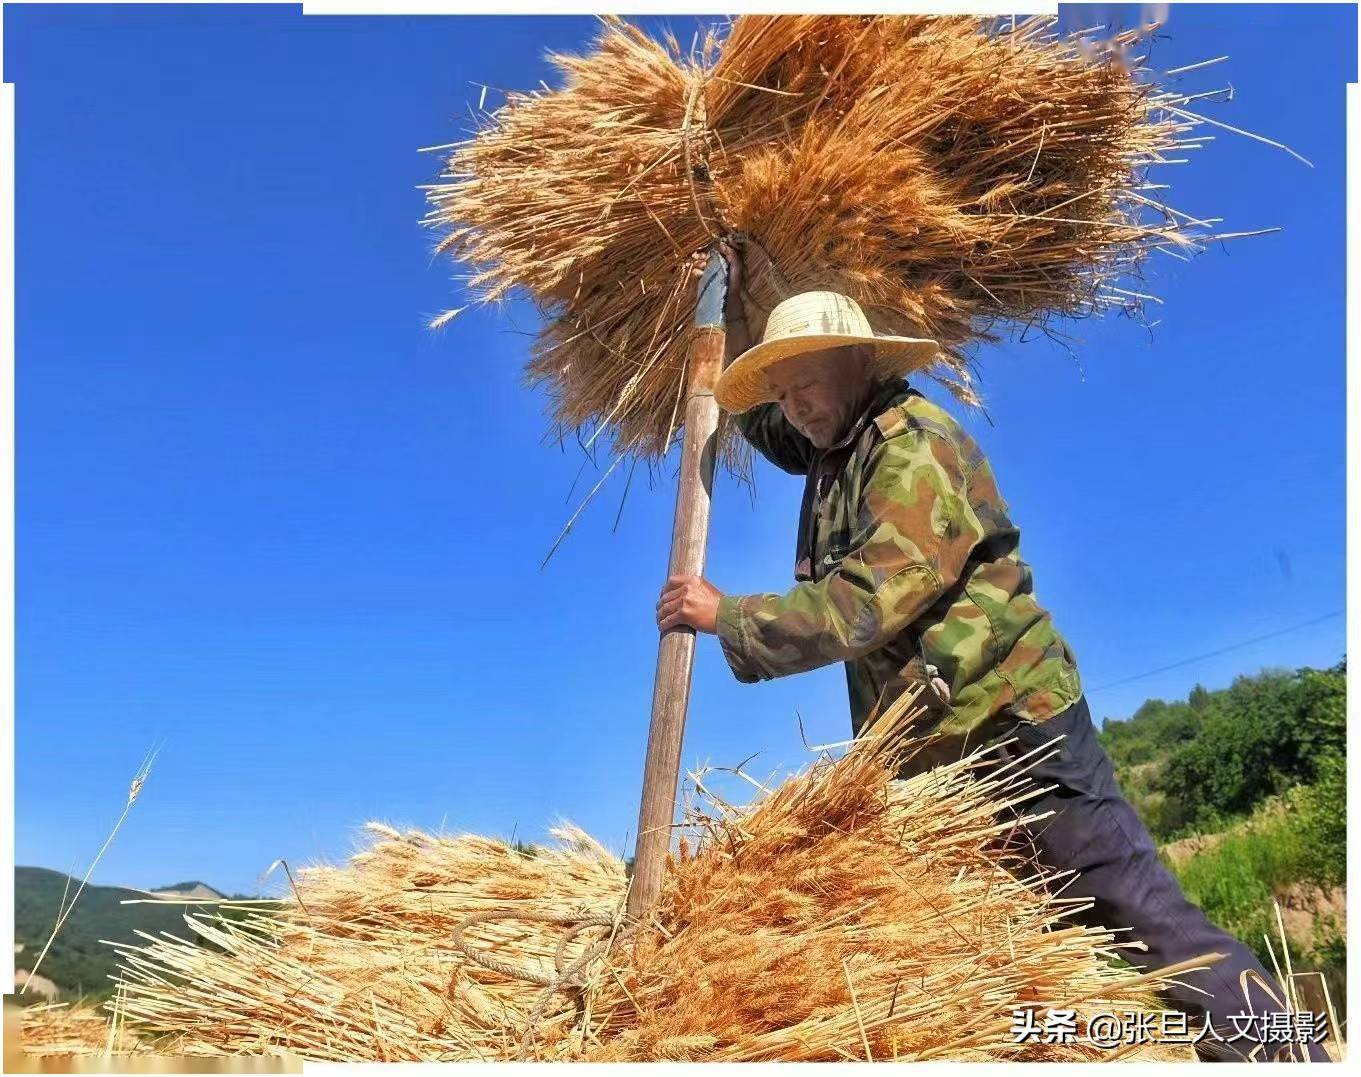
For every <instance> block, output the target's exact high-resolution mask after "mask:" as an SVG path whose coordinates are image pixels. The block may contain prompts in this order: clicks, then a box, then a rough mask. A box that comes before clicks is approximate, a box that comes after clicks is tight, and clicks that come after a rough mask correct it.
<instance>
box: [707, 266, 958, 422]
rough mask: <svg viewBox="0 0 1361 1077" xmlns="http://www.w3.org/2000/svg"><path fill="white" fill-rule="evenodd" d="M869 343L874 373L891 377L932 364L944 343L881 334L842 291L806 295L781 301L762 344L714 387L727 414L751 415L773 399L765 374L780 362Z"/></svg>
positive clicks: (739, 359)
mask: <svg viewBox="0 0 1361 1077" xmlns="http://www.w3.org/2000/svg"><path fill="white" fill-rule="evenodd" d="M848 344H868V345H869V346H870V347H871V348H873V349H874V360H873V371H874V373H875V375H876V376H877V377H880V378H893V377H898V376H900V375H902V374H906V373H907V372H908V371H909V370H916V369H919V368H920V367H924V366H926V365H928V364H929V363H930V362H931V361H932V360H934V359H935V358H936V357H937V354H938V352H939V350H940V345H939V344H937V343H936V342H935V341H934V340H924V339H920V338H917V337H892V336H877V335H876V334H875V332H874V330H873V329H871V328H870V323H869V319H868V318H866V317H865V312H864V311H863V310H861V309H860V304H859V303H857V302H856V301H855V300H854V299H852V298H850V296H845V295H841V294H840V293H839V292H802V293H800V294H799V295H795V296H790V297H789V298H788V299H786V300H784V301H783V302H781V303H779V304H778V305H777V306H776V307H775V309H774V310H772V311H771V312H770V317H769V318H767V319H766V327H765V331H764V332H763V333H762V334H761V342H760V343H759V344H756V345H754V346H753V347H751V348H748V349H747V350H746V351H744V352H743V353H742V354H741V355H739V356H738V357H737V358H736V359H734V360H733V361H732V364H731V365H730V366H729V367H728V368H727V369H726V370H724V371H723V373H722V374H721V375H720V376H719V379H718V383H717V384H716V385H715V386H714V398H715V399H716V400H717V401H718V404H719V407H721V408H723V409H725V410H727V411H735V412H741V411H747V410H748V409H750V408H754V407H755V406H756V405H757V404H764V403H766V402H768V401H773V400H774V399H775V394H774V393H773V392H772V391H771V389H770V386H769V384H768V383H767V381H766V371H767V370H769V369H770V368H771V367H772V366H774V365H775V364H776V363H778V362H780V361H781V360H784V359H788V358H790V357H791V356H795V355H802V354H803V353H804V352H811V351H817V350H818V349H820V348H839V347H842V346H844V345H848Z"/></svg>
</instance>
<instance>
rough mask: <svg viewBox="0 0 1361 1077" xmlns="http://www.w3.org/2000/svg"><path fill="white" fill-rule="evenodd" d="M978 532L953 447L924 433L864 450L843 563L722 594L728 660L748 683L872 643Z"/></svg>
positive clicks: (954, 572) (891, 629)
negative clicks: (820, 573) (782, 588)
mask: <svg viewBox="0 0 1361 1077" xmlns="http://www.w3.org/2000/svg"><path fill="white" fill-rule="evenodd" d="M983 534H984V531H983V526H982V524H981V523H980V521H979V520H978V518H977V516H976V515H975V514H974V511H973V509H972V508H971V507H970V504H969V498H968V491H967V477H966V475H965V474H964V468H963V464H962V462H961V460H960V458H959V454H958V452H957V451H956V449H955V447H954V445H953V444H952V443H951V442H949V441H947V440H946V439H944V438H941V437H938V436H936V435H934V434H930V433H924V432H922V431H908V432H904V433H902V434H899V435H897V436H895V437H892V438H889V439H887V440H885V441H883V442H881V443H880V444H879V445H878V446H877V447H876V449H875V450H874V453H873V454H872V455H871V457H870V460H869V463H868V466H867V468H866V477H865V484H864V488H863V494H862V496H861V500H860V505H859V508H858V518H857V525H856V531H855V535H854V536H853V538H852V541H851V548H850V550H849V551H848V552H847V553H846V555H845V556H844V557H843V558H842V560H841V563H840V565H838V566H837V567H836V568H834V569H833V570H832V571H831V572H829V573H828V574H827V575H826V576H825V577H823V578H822V579H820V580H817V581H810V582H805V583H800V584H797V585H795V587H794V588H793V589H792V590H790V591H788V592H786V593H785V594H782V595H781V594H754V595H724V596H723V598H722V599H720V601H719V604H718V623H717V626H716V627H717V634H718V638H719V642H720V644H721V646H722V649H723V654H724V657H725V658H726V659H727V661H728V664H729V666H730V667H731V668H732V671H733V673H734V674H735V675H736V677H737V679H738V680H739V681H744V682H752V681H758V680H768V679H770V678H772V677H783V676H786V675H788V674H791V673H802V672H804V671H806V670H810V669H816V668H817V667H818V666H824V665H828V664H830V663H832V662H844V661H847V660H850V659H853V658H857V657H859V656H860V655H863V654H867V653H869V652H870V651H873V650H877V649H878V648H879V647H882V646H883V645H884V644H886V643H887V642H889V640H891V639H892V638H893V637H894V636H896V635H897V634H898V633H899V632H901V631H902V630H903V629H905V628H906V627H907V626H908V625H910V624H912V622H913V621H915V620H917V618H918V617H920V616H921V615H922V614H923V613H924V612H926V610H927V609H929V608H930V607H931V605H932V604H933V603H934V602H935V601H936V600H937V599H938V598H939V597H940V596H941V595H942V594H943V593H944V592H945V591H946V590H948V589H949V588H950V587H951V586H952V585H953V584H954V583H955V582H956V581H957V580H958V579H959V577H960V574H961V573H962V572H963V570H964V566H965V564H966V563H967V562H968V559H969V555H970V553H971V551H972V550H973V548H974V546H975V545H976V544H977V543H978V542H979V541H980V540H981V538H982V537H983Z"/></svg>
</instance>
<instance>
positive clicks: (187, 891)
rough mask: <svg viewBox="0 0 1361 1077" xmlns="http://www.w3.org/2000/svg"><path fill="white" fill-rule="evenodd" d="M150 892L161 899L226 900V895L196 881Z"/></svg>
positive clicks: (163, 887) (162, 887)
mask: <svg viewBox="0 0 1361 1077" xmlns="http://www.w3.org/2000/svg"><path fill="white" fill-rule="evenodd" d="M151 892H152V893H153V894H160V895H161V896H162V897H177V898H208V899H209V900H217V901H225V900H226V899H227V895H226V894H224V893H223V892H222V891H221V890H214V889H213V888H212V887H211V886H209V885H208V884H207V883H201V882H199V881H198V880H197V879H194V880H191V881H190V882H187V883H176V884H175V885H174V886H158V887H156V889H154V890H153V891H151Z"/></svg>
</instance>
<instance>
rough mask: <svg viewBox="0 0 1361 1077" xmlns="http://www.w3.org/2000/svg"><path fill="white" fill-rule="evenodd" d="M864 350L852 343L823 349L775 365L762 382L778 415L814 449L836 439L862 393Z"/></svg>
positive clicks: (864, 365) (847, 423) (832, 443)
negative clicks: (778, 407) (773, 399)
mask: <svg viewBox="0 0 1361 1077" xmlns="http://www.w3.org/2000/svg"><path fill="white" fill-rule="evenodd" d="M868 358H869V356H868V354H867V352H866V350H865V349H863V348H860V347H858V346H851V347H842V348H823V349H821V350H819V351H815V352H804V353H803V354H802V355H796V356H793V357H791V358H789V359H785V360H784V361H782V362H779V363H776V364H775V365H774V366H773V367H771V368H770V369H769V370H767V371H766V381H767V382H768V383H769V385H770V388H771V392H772V393H774V395H775V400H776V402H777V403H778V404H779V405H780V410H781V411H783V412H784V417H785V418H786V419H788V420H789V422H790V423H791V424H792V425H793V426H794V429H796V430H797V431H798V432H799V433H800V434H802V435H803V436H804V437H806V438H807V439H808V440H809V441H811V442H812V443H813V444H814V445H815V446H816V447H817V448H819V449H825V448H827V447H828V446H830V445H835V444H836V443H837V441H839V440H840V439H841V437H842V435H843V434H844V433H845V431H846V429H847V428H848V427H849V426H850V424H851V421H852V420H853V419H854V418H855V415H854V412H855V408H856V407H857V406H858V404H859V403H860V400H861V397H862V396H863V395H864V389H865V383H866V380H867V378H866V375H867V370H868Z"/></svg>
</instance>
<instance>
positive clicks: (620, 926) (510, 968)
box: [452, 908, 639, 1061]
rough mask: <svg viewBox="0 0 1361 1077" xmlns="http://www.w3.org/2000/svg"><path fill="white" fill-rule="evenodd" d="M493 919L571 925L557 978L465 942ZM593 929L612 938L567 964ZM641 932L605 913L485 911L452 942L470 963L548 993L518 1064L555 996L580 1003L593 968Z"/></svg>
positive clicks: (461, 926) (458, 928) (524, 1037)
mask: <svg viewBox="0 0 1361 1077" xmlns="http://www.w3.org/2000/svg"><path fill="white" fill-rule="evenodd" d="M495 920H520V921H526V922H534V923H550V924H570V925H571V926H570V927H569V928H568V930H567V931H566V932H565V933H564V934H563V936H562V938H561V939H560V940H559V941H558V948H557V950H556V952H555V953H554V954H553V969H554V971H553V973H552V974H551V975H550V974H548V973H545V972H541V971H539V970H538V969H534V968H526V967H525V966H523V965H516V964H513V963H511V962H509V961H503V960H501V959H500V958H499V957H493V956H492V955H491V954H489V953H487V952H486V951H485V950H482V949H478V948H476V947H474V946H472V945H470V944H469V943H468V942H467V940H465V939H464V937H463V932H464V931H465V930H466V929H467V928H469V927H471V926H472V925H473V924H479V923H487V922H489V921H495ZM593 927H598V928H609V929H610V933H609V935H608V936H607V937H606V938H603V939H600V940H598V941H597V942H595V943H593V944H592V945H590V946H587V947H586V948H585V949H584V950H582V952H581V953H580V954H579V955H578V956H577V957H576V958H575V959H573V960H572V961H571V962H570V963H568V961H567V947H568V946H569V945H570V944H571V943H572V942H573V941H574V940H575V939H576V937H577V936H578V935H579V934H581V932H583V931H585V930H587V929H588V928H593ZM638 927H639V924H638V923H637V922H636V921H634V922H629V923H625V922H624V917H623V915H622V913H618V914H617V913H612V912H606V911H592V910H581V911H577V912H544V911H537V910H533V909H513V908H498V909H484V910H482V911H481V912H475V913H470V914H469V915H468V916H465V917H464V918H463V919H462V920H460V921H459V922H458V923H457V924H456V925H455V926H454V930H453V936H452V942H453V945H454V949H456V950H458V951H459V953H461V954H463V956H464V957H466V958H467V959H468V960H469V961H472V962H474V963H476V964H478V965H481V966H482V967H483V968H485V969H490V970H491V971H492V972H499V973H500V974H501V975H502V976H506V977H509V978H510V979H513V980H524V981H526V982H527V983H532V984H538V985H539V986H541V987H542V988H543V989H544V990H543V993H542V994H541V995H540V996H539V1000H538V1001H537V1002H536V1003H535V1004H534V1008H533V1010H531V1011H530V1015H529V1019H528V1020H527V1021H526V1022H525V1027H524V1030H523V1031H522V1032H521V1034H520V1042H519V1044H518V1047H517V1050H516V1060H517V1061H524V1060H525V1059H526V1058H527V1057H528V1055H529V1051H530V1048H531V1046H532V1045H533V1040H534V1031H535V1029H536V1028H537V1027H538V1024H539V1021H540V1020H542V1018H543V1015H544V1012H545V1011H546V1010H547V1009H548V1004H549V1002H550V1001H551V1000H552V998H553V996H554V995H555V994H557V993H558V992H560V991H563V992H567V991H573V992H577V994H578V998H577V1001H578V1004H580V992H581V991H582V990H583V989H584V988H585V986H586V984H587V982H588V980H589V971H590V968H591V966H592V965H593V964H594V963H595V962H596V961H598V960H600V959H601V958H604V957H605V956H606V955H607V954H608V953H609V952H610V951H611V950H612V949H614V948H615V947H616V946H618V945H619V944H620V943H621V942H623V941H624V940H625V939H627V938H629V937H630V936H632V935H633V933H634V932H635V931H636V930H637V929H638Z"/></svg>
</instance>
